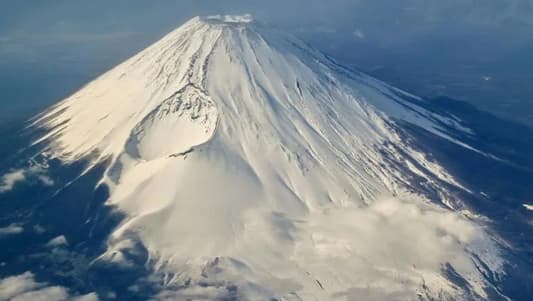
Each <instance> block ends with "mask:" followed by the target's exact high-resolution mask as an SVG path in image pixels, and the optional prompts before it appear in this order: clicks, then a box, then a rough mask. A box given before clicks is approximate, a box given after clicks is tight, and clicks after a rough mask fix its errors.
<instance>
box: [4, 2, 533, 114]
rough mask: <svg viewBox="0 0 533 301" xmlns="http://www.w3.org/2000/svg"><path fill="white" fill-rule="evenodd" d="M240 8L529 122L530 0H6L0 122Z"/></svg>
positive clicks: (352, 57)
mask: <svg viewBox="0 0 533 301" xmlns="http://www.w3.org/2000/svg"><path fill="white" fill-rule="evenodd" d="M243 13H250V14H252V15H254V17H255V18H256V19H259V20H262V21H264V22H267V23H272V24H274V25H276V26H277V27H281V28H283V29H285V30H288V31H291V32H293V33H295V34H296V35H299V36H300V37H302V38H304V39H305V40H307V41H308V42H310V43H312V44H313V46H315V47H317V48H319V49H321V50H323V51H325V52H327V53H329V54H330V55H332V56H334V57H336V58H338V59H339V60H341V61H343V62H345V63H346V64H348V65H353V66H355V67H357V68H359V69H361V70H363V71H365V72H368V73H371V74H372V75H374V76H377V77H380V78H381V79H384V80H386V81H389V82H391V83H392V84H395V85H398V86H400V87H401V88H405V89H408V90H411V91H412V92H414V93H417V94H422V95H424V96H436V95H448V96H452V97H456V98H459V99H463V100H467V101H470V102H472V103H475V104H477V105H479V106H481V107H482V108H485V109H488V110H491V111H493V112H496V113H499V112H504V113H503V114H504V115H503V116H504V117H507V118H515V117H516V119H517V120H520V121H525V122H527V120H530V119H531V120H533V109H531V108H530V107H531V105H530V103H531V101H529V95H531V93H533V91H531V89H532V88H529V87H530V85H529V81H527V80H526V78H528V77H529V78H531V76H533V74H531V73H532V72H533V71H530V70H529V68H525V67H524V66H526V65H528V62H529V61H532V60H533V58H532V56H531V55H530V54H529V53H531V51H533V34H531V33H532V32H533V1H532V0H447V1H437V0H329V1H323V0H285V1H281V0H269V1H251V0H228V1H219V0H202V1H198V0H161V1H141V0H116V1H107V0H93V1H81V0H57V1H37V0H34V1H18V0H3V1H2V2H1V3H0V106H1V107H2V110H1V111H2V112H1V113H0V118H2V119H4V120H6V118H8V117H9V118H12V117H13V116H16V115H18V114H23V112H26V114H28V112H29V111H31V112H35V110H38V109H42V108H43V107H44V106H46V105H48V104H50V103H52V102H54V101H57V100H58V99H60V98H63V97H65V96H66V95H68V94H69V93H72V92H73V91H74V90H76V89H77V88H79V86H81V85H82V84H83V83H85V82H87V81H88V80H90V79H92V78H94V77H95V76H97V75H98V74H100V73H102V72H103V71H105V70H107V69H109V68H111V67H113V66H114V65H116V64H117V63H119V62H120V61H122V60H124V59H126V58H127V57H129V56H131V55H132V54H133V53H135V52H137V51H139V50H141V49H143V48H144V47H146V46H147V45H149V44H150V43H152V42H154V41H156V40H158V39H159V38H160V37H161V36H162V35H164V34H165V33H167V32H168V31H170V30H172V29H174V28H176V27H177V26H179V25H180V24H182V23H183V22H185V21H186V20H188V19H190V18H191V17H193V16H196V15H210V14H243ZM391 68H392V69H391ZM486 78H490V80H483V79H486ZM417 79H420V80H417ZM478 84H479V85H483V86H481V87H480V86H479V85H478ZM36 95H39V96H38V97H36ZM30 108H32V109H31V110H29V109H30ZM528 108H529V109H528ZM505 112H512V113H507V115H505V114H506V113H505ZM530 117H531V118H530Z"/></svg>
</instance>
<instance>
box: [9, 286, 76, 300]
mask: <svg viewBox="0 0 533 301" xmlns="http://www.w3.org/2000/svg"><path fill="white" fill-rule="evenodd" d="M33 300H41V301H63V300H68V292H67V290H66V289H65V288H64V287H60V286H51V287H45V288H42V289H38V290H34V291H30V292H26V293H23V294H20V295H17V296H15V297H13V298H12V299H11V301H33Z"/></svg>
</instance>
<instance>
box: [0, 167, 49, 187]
mask: <svg viewBox="0 0 533 301" xmlns="http://www.w3.org/2000/svg"><path fill="white" fill-rule="evenodd" d="M47 167H48V166H47V165H46V164H40V163H35V162H30V166H29V167H28V168H21V169H16V170H12V171H10V172H8V173H6V174H4V175H3V176H2V178H1V179H0V193H4V192H8V191H11V190H13V188H14V187H15V185H16V184H17V183H20V182H24V181H26V180H27V179H28V177H32V176H35V177H37V180H39V181H40V182H41V183H42V184H43V185H45V186H52V185H54V180H52V179H51V178H50V177H49V176H47V175H46V174H45V173H46V168H47Z"/></svg>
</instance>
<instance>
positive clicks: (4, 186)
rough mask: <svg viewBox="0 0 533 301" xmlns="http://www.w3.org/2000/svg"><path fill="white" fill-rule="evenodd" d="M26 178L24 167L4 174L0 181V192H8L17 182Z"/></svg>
mask: <svg viewBox="0 0 533 301" xmlns="http://www.w3.org/2000/svg"><path fill="white" fill-rule="evenodd" d="M24 180H26V176H25V175H24V170H23V169H18V170H14V171H11V172H9V173H6V174H5V175H3V176H2V180H1V181H0V193H3V192H7V191H10V190H12V189H13V187H14V186H15V184H16V183H18V182H22V181H24Z"/></svg>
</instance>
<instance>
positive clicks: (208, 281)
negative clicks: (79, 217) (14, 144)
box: [34, 16, 504, 300]
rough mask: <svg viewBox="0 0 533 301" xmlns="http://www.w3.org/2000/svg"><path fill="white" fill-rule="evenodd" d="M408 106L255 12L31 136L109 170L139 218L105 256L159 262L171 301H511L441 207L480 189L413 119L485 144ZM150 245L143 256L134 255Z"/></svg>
mask: <svg viewBox="0 0 533 301" xmlns="http://www.w3.org/2000/svg"><path fill="white" fill-rule="evenodd" d="M410 99H416V100H417V101H422V100H420V99H417V98H414V97H413V96H411V95H408V94H406V93H404V92H402V91H400V90H397V89H395V88H392V87H389V86H387V85H386V84H383V83H381V82H379V81H377V80H374V79H372V78H369V77H367V76H365V75H363V74H359V73H356V72H352V71H350V70H346V69H344V68H342V67H341V66H339V65H337V64H335V63H334V62H333V61H331V60H329V59H328V58H327V57H324V56H323V55H322V54H320V53H318V52H317V51H314V50H313V49H311V48H309V47H308V46H306V45H305V44H303V43H302V42H300V41H299V40H297V39H295V38H293V37H291V36H287V35H285V34H283V33H280V32H277V31H276V30H274V29H271V28H268V27H267V26H264V25H261V24H258V23H256V22H254V21H253V20H251V18H250V17H249V16H217V17H207V18H195V19H193V20H191V21H189V22H188V23H186V24H185V25H183V26H182V27H180V28H178V29H177V30H175V31H174V32H172V33H170V34H169V35H167V36H166V37H164V38H163V39H162V40H161V41H159V42H157V43H155V44H154V45H152V46H150V47H149V48H147V49H146V50H144V51H142V52H141V53H139V54H137V55H136V56H134V57H133V58H131V59H129V60H127V61H125V62H124V63H122V64H120V65H119V66H117V67H116V68H114V69H112V70H110V71H109V72H107V73H106V74H104V75H102V76H101V77H99V78H98V79H96V80H95V81H93V82H91V83H89V84H88V85H87V86H86V87H84V88H83V89H81V90H80V91H78V92H77V93H75V94H74V95H72V96H71V97H69V98H67V99H66V100H64V101H62V102H61V103H59V104H58V105H56V106H55V107H54V108H52V109H50V110H49V111H47V112H45V113H44V114H43V115H41V116H40V117H39V118H38V119H37V120H36V121H35V123H34V126H36V127H39V128H43V129H45V130H46V131H47V132H48V134H46V135H45V136H44V137H43V138H42V139H40V140H38V141H37V142H36V143H39V142H46V143H48V144H49V152H50V153H51V155H52V156H53V157H57V158H60V159H61V160H63V161H64V162H74V161H76V160H80V159H82V158H87V157H89V158H91V160H93V162H94V165H97V164H98V163H100V162H102V161H104V160H110V161H111V162H112V163H111V164H110V166H109V167H108V169H107V171H106V173H105V177H104V178H102V180H101V183H102V184H105V185H107V186H109V188H110V191H111V192H110V197H109V199H108V201H107V204H108V205H110V206H115V207H116V208H117V210H119V211H121V212H123V213H125V215H126V218H125V220H124V222H123V223H122V224H121V225H120V226H119V227H118V228H117V229H115V230H114V232H113V234H112V235H111V237H110V238H109V240H108V241H107V245H108V250H107V251H106V253H105V254H103V255H102V256H101V257H100V259H99V260H101V261H106V262H112V263H116V264H119V265H123V266H126V267H127V266H129V265H135V264H148V265H153V266H154V267H155V270H156V271H157V272H158V273H160V274H162V275H164V284H165V286H166V287H167V288H168V290H167V291H163V292H161V293H160V295H159V297H160V298H166V297H169V298H177V299H180V298H185V297H191V298H207V299H216V298H222V299H224V298H237V299H255V298H258V297H260V298H261V299H263V298H265V299H266V298H280V299H287V300H298V298H300V299H304V300H309V299H348V300H350V299H353V298H356V297H357V298H363V299H366V300H372V299H378V300H381V299H384V300H389V299H391V298H397V299H418V298H422V299H424V298H425V299H431V298H439V299H450V300H452V299H453V300H456V299H465V300H471V299H486V298H494V299H498V298H500V297H501V296H499V295H498V294H499V293H498V290H497V289H496V288H495V287H494V283H492V282H491V281H488V279H487V277H486V273H490V274H492V275H495V277H496V278H497V277H499V276H500V275H503V274H504V271H503V264H504V263H503V260H502V259H501V256H500V251H499V248H498V247H497V244H496V243H495V242H494V241H493V240H492V238H491V237H490V236H489V235H488V234H487V233H485V232H484V231H483V230H482V228H481V227H480V226H478V225H477V224H476V223H474V222H472V221H471V220H469V219H467V218H466V217H463V216H461V215H459V214H457V213H454V212H452V211H450V210H448V209H445V208H444V207H445V206H448V207H449V208H454V207H455V206H456V205H457V204H460V202H461V200H460V199H457V198H456V197H455V193H454V191H456V190H462V191H467V192H468V189H467V188H465V187H463V186H462V185H461V184H460V183H458V182H457V181H456V180H455V179H454V178H453V177H452V176H451V175H450V174H449V173H448V172H447V171H446V169H445V168H444V167H442V166H440V165H439V164H437V163H435V162H432V161H431V160H429V159H428V155H426V154H424V153H422V152H420V151H418V150H417V149H415V148H414V147H412V146H411V145H410V143H409V140H408V139H407V138H408V137H406V136H405V135H402V134H403V132H402V128H401V126H400V125H401V124H402V123H408V124H412V125H416V126H418V127H421V128H424V129H426V130H427V131H429V132H430V133H432V134H433V135H436V136H440V137H442V138H444V139H447V140H449V141H451V142H452V143H455V144H458V145H460V146H461V147H464V148H468V149H471V150H473V151H476V150H475V149H473V148H471V147H469V146H468V145H466V144H464V143H461V142H460V141H458V140H456V139H454V138H453V137H454V136H456V135H455V134H454V132H459V133H461V135H470V134H472V133H471V132H470V130H468V129H466V128H463V127H461V126H460V123H459V122H458V120H456V119H455V118H454V117H453V116H440V115H437V114H434V113H431V112H429V111H427V110H425V109H424V108H422V107H421V106H420V105H418V104H417V102H416V101H410ZM483 155H485V154H483ZM486 156H489V155H486ZM435 203H440V204H441V205H443V206H438V205H436V204H435ZM470 217H471V218H474V217H472V215H471V216H470ZM139 242H140V243H141V244H142V245H143V246H144V248H146V250H147V251H148V254H149V258H148V261H147V262H135V261H132V260H130V258H129V257H130V256H127V255H128V254H131V253H132V252H133V253H135V252H136V248H137V246H138V243H139ZM501 298H503V297H501Z"/></svg>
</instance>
